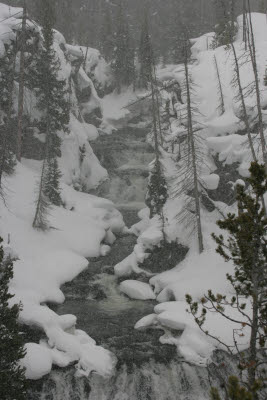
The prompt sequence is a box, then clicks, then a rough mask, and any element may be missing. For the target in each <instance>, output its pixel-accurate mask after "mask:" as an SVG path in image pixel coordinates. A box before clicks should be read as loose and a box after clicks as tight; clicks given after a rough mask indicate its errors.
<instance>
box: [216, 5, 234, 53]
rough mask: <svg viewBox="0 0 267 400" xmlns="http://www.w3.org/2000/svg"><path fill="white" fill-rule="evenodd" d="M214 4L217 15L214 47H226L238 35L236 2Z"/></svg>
mask: <svg viewBox="0 0 267 400" xmlns="http://www.w3.org/2000/svg"><path fill="white" fill-rule="evenodd" d="M214 4H215V9H216V14H217V25H216V26H215V41H214V42H215V43H214V45H215V46H216V47H217V46H225V45H227V44H229V43H231V41H232V40H233V38H234V37H235V35H236V33H237V27H236V25H235V0H214Z"/></svg>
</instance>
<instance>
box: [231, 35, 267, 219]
mask: <svg viewBox="0 0 267 400" xmlns="http://www.w3.org/2000/svg"><path fill="white" fill-rule="evenodd" d="M231 47H232V51H233V55H234V60H235V72H236V80H237V83H238V91H239V96H240V100H241V105H242V114H243V115H242V116H243V121H244V123H245V126H246V131H247V135H248V142H249V146H250V150H251V154H252V158H253V161H255V162H257V161H258V159H257V156H256V152H255V149H254V146H253V140H252V136H251V130H250V125H249V119H248V113H247V108H246V103H245V98H244V93H243V88H242V84H241V77H240V69H239V64H238V59H237V55H236V50H235V46H234V44H233V42H232V43H231ZM261 202H262V207H263V209H264V212H265V215H267V211H266V205H265V200H264V197H263V196H262V197H261Z"/></svg>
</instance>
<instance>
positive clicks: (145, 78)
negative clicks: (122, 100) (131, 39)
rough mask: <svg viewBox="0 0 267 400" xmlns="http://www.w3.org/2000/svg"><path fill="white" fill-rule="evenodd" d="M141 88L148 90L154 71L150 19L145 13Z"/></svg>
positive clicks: (142, 35)
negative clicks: (149, 27)
mask: <svg viewBox="0 0 267 400" xmlns="http://www.w3.org/2000/svg"><path fill="white" fill-rule="evenodd" d="M139 64H140V72H139V86H140V87H141V88H146V89H147V88H148V87H149V83H150V81H151V76H152V71H153V65H154V60H153V50H152V44H151V39H150V35H149V29H148V19H147V13H145V18H144V22H143V26H142V30H141V39H140V46H139Z"/></svg>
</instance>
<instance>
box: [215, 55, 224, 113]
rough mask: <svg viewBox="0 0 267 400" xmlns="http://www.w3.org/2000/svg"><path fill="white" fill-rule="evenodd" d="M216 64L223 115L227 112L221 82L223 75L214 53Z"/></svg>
mask: <svg viewBox="0 0 267 400" xmlns="http://www.w3.org/2000/svg"><path fill="white" fill-rule="evenodd" d="M214 64H215V68H216V74H217V79H218V85H219V92H220V99H221V101H220V111H221V115H223V114H224V113H225V105H224V97H223V90H222V82H221V77H220V71H219V67H218V63H217V58H216V56H215V55H214Z"/></svg>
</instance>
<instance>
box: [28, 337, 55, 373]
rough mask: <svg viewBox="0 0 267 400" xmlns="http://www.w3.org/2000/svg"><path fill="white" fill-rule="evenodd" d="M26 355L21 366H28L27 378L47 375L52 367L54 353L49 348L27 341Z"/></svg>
mask: <svg viewBox="0 0 267 400" xmlns="http://www.w3.org/2000/svg"><path fill="white" fill-rule="evenodd" d="M25 348H26V351H27V353H26V356H25V357H24V359H23V361H22V362H21V366H22V367H25V368H26V374H25V375H26V378H27V379H33V380H37V379H40V378H42V377H43V376H44V375H47V374H48V373H49V372H50V371H51V368H52V355H51V351H49V349H47V348H45V347H43V346H40V345H39V344H36V343H27V344H26V346H25Z"/></svg>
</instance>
